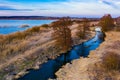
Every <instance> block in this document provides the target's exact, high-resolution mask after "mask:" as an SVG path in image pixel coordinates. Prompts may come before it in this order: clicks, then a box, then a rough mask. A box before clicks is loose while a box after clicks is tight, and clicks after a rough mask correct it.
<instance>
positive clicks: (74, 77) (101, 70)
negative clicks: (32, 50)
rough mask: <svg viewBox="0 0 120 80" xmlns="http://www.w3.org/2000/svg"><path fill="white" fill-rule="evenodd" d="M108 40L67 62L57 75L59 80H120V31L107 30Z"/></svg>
mask: <svg viewBox="0 0 120 80" xmlns="http://www.w3.org/2000/svg"><path fill="white" fill-rule="evenodd" d="M105 40H106V41H105V42H103V43H102V44H101V45H100V47H99V48H97V49H96V50H94V51H91V52H90V55H89V56H88V58H80V59H78V60H74V61H72V64H66V65H65V66H63V68H62V69H60V70H59V71H58V72H57V73H56V75H57V77H58V78H57V79H58V80H120V32H107V33H106V39H105Z"/></svg>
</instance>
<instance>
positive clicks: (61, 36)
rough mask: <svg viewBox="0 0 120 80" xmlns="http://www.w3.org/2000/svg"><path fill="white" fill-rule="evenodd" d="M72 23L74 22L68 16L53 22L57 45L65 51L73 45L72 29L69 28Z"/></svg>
mask: <svg viewBox="0 0 120 80" xmlns="http://www.w3.org/2000/svg"><path fill="white" fill-rule="evenodd" d="M70 25H72V22H71V19H70V18H68V17H64V18H61V19H60V20H59V21H56V22H53V23H52V26H53V29H54V33H53V37H54V38H55V39H56V42H55V45H56V46H57V47H58V48H59V49H60V50H61V51H63V52H66V51H68V50H69V49H70V48H71V46H72V38H71V30H70V29H69V28H68V26H70Z"/></svg>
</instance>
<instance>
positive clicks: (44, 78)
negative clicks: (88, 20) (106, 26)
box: [19, 32, 104, 80]
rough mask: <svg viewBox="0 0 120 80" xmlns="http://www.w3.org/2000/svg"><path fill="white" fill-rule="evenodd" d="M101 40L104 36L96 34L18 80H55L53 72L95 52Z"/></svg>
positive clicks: (100, 33) (99, 33)
mask: <svg viewBox="0 0 120 80" xmlns="http://www.w3.org/2000/svg"><path fill="white" fill-rule="evenodd" d="M103 38H104V34H103V33H102V32H96V35H95V37H94V38H92V39H91V40H89V41H87V42H84V43H82V44H80V45H77V46H74V47H73V48H72V50H70V51H68V52H67V53H64V54H62V55H61V56H59V57H57V58H56V59H54V60H49V61H48V62H46V63H44V64H42V65H40V69H39V70H30V72H29V73H28V74H26V75H25V76H23V77H21V78H20V79H19V80H48V79H49V78H55V72H56V71H57V70H58V69H59V68H61V66H62V65H64V64H66V63H68V62H71V61H72V60H74V59H77V58H79V57H80V56H84V57H86V56H88V54H89V52H90V51H91V50H95V49H96V48H97V47H98V46H99V45H100V43H102V42H103V40H104V39H103ZM65 54H66V55H65ZM65 56H66V57H65ZM65 59H66V60H65ZM65 62H66V63H65Z"/></svg>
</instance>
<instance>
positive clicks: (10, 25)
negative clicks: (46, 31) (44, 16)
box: [0, 20, 55, 34]
mask: <svg viewBox="0 0 120 80" xmlns="http://www.w3.org/2000/svg"><path fill="white" fill-rule="evenodd" d="M53 21H55V20H0V34H10V33H13V32H17V31H23V30H26V29H28V28H31V27H33V26H39V25H42V24H49V23H51V22H53ZM25 24H26V25H29V27H25V28H21V27H20V26H22V25H25Z"/></svg>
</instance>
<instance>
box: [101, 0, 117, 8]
mask: <svg viewBox="0 0 120 80" xmlns="http://www.w3.org/2000/svg"><path fill="white" fill-rule="evenodd" d="M116 1H117V0H114V1H112V0H99V2H101V3H104V4H106V5H109V6H111V7H113V8H115V9H119V7H118V6H117V5H116V4H115V3H116Z"/></svg>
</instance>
